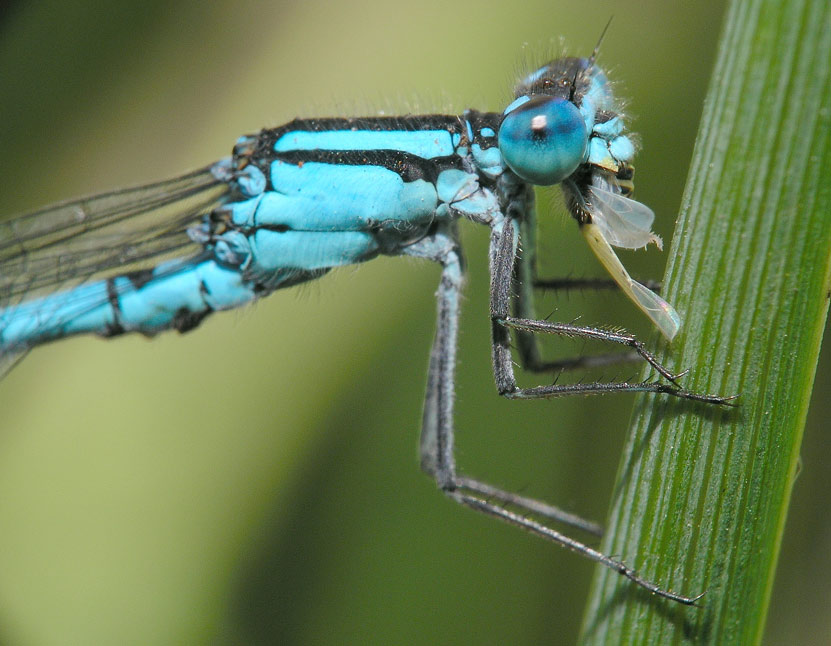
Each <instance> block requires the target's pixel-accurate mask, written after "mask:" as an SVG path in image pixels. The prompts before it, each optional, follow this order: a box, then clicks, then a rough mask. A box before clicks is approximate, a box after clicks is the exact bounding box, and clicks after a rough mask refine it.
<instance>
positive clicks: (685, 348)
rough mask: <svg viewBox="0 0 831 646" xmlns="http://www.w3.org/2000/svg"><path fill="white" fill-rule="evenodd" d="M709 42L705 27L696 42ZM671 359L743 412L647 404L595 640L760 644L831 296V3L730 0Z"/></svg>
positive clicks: (635, 426)
mask: <svg viewBox="0 0 831 646" xmlns="http://www.w3.org/2000/svg"><path fill="white" fill-rule="evenodd" d="M691 37H693V35H691ZM665 284H666V285H667V294H666V297H667V299H668V300H669V301H670V302H671V303H673V304H674V305H675V306H676V307H677V309H678V310H679V311H680V312H681V314H682V316H683V318H684V326H683V327H682V331H681V334H680V335H679V337H678V338H677V340H676V341H675V342H674V343H673V344H672V346H671V347H668V348H666V349H665V351H664V354H663V360H664V362H665V363H666V364H668V365H672V366H676V367H677V368H678V369H682V368H690V369H691V371H690V374H689V375H687V376H685V377H684V378H683V383H684V385H685V387H687V388H690V389H692V390H696V391H700V392H711V393H720V394H725V395H731V394H739V395H740V397H739V399H738V400H737V403H738V406H737V407H736V408H716V407H707V406H699V405H693V404H690V403H688V402H684V401H678V400H671V399H668V398H666V397H664V398H660V397H654V396H643V397H640V398H639V399H638V400H637V403H636V408H635V413H634V416H633V420H632V424H631V428H630V435H629V438H628V440H627V443H626V446H625V448H624V452H623V458H622V462H621V466H620V469H619V473H618V480H617V485H616V489H615V492H614V497H613V503H612V510H611V515H610V518H609V522H608V532H607V535H606V537H605V539H604V542H603V551H604V552H606V553H607V554H613V555H615V556H618V557H620V558H621V559H623V560H624V561H625V562H627V563H628V564H630V565H632V566H634V567H637V568H638V570H639V572H640V574H642V575H643V576H645V577H647V578H648V579H650V580H652V581H655V582H657V583H658V584H660V585H661V586H663V587H665V588H667V589H670V590H673V591H676V592H680V593H683V594H686V595H695V594H697V593H700V592H706V594H705V596H704V598H703V599H702V600H701V601H700V607H685V606H681V605H680V604H673V603H671V602H666V601H662V600H660V599H657V598H655V597H652V596H651V595H649V594H648V593H646V592H645V591H643V590H641V589H638V588H637V587H635V586H633V585H631V583H629V582H627V581H626V580H625V579H623V578H622V577H620V576H618V575H617V574H615V573H613V572H611V571H609V570H608V569H605V568H599V569H598V570H597V572H596V575H595V579H594V582H593V588H592V593H591V595H590V599H589V602H588V606H587V609H586V614H585V617H584V622H583V632H582V637H581V639H582V643H584V644H634V643H638V644H662V645H664V644H674V643H696V644H719V645H722V644H757V643H759V642H760V641H761V638H762V633H763V629H764V624H765V617H766V614H767V608H768V604H769V601H770V595H771V590H772V586H773V581H774V573H775V570H776V560H777V555H778V552H779V547H780V543H781V539H782V532H783V529H784V526H785V519H786V515H787V508H788V502H789V499H790V494H791V488H792V484H793V481H794V477H795V473H796V467H797V461H798V457H799V447H800V443H801V439H802V431H803V427H804V423H805V417H806V414H807V408H808V401H809V397H810V393H811V388H812V385H813V379H814V373H815V369H816V363H817V357H818V354H819V347H820V342H821V337H822V331H823V327H824V322H825V318H826V315H827V311H828V301H829V292H830V291H831V3H829V2H828V0H791V1H789V2H780V1H778V0H732V1H731V2H730V3H729V7H728V10H727V15H726V20H725V26H724V29H723V33H722V35H721V40H720V48H719V53H718V57H717V62H716V67H715V71H714V74H713V78H712V80H711V82H710V88H709V91H708V94H707V99H706V102H705V107H704V114H703V117H702V123H701V128H700V131H699V135H698V139H697V143H696V147H695V152H694V155H693V161H692V168H691V172H690V177H689V181H688V183H687V188H686V191H685V195H684V199H683V206H682V210H681V216H680V218H679V221H678V225H677V227H676V230H675V236H674V239H673V243H672V248H671V250H670V261H669V265H668V268H667V281H666V283H665Z"/></svg>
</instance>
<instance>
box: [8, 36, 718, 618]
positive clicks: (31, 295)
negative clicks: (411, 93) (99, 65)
mask: <svg viewBox="0 0 831 646" xmlns="http://www.w3.org/2000/svg"><path fill="white" fill-rule="evenodd" d="M595 54H596V52H595ZM595 54H593V55H592V56H591V57H590V58H561V59H558V60H555V61H553V62H551V63H549V64H547V65H545V66H543V67H541V68H539V69H538V70H536V71H535V72H533V73H532V74H530V75H528V76H527V77H525V78H524V79H522V80H521V82H520V83H519V84H518V86H517V88H516V94H515V100H514V101H513V102H512V103H510V105H509V106H508V107H507V108H506V109H505V110H504V111H503V112H502V113H493V112H478V111H476V110H468V111H466V112H465V113H464V114H462V115H460V116H447V115H438V114H434V115H425V116H403V117H370V118H328V119H309V120H304V119H298V120H295V121H292V122H290V123H288V124H286V125H284V126H281V127H278V128H274V129H266V130H262V131H261V132H260V133H259V134H256V135H249V136H244V137H241V138H240V139H239V140H238V141H237V143H236V146H235V147H234V149H233V154H232V156H231V157H229V158H226V159H223V160H221V161H219V162H217V163H215V164H212V165H210V166H207V167H205V168H203V169H200V170H197V171H194V172H192V173H189V174H187V175H183V176H181V177H178V178H175V179H171V180H167V181H162V182H158V183H155V184H149V185H146V186H141V187H137V188H132V189H126V190H120V191H114V192H111V193H105V194H102V195H97V196H93V197H89V198H86V199H80V200H74V201H70V202H65V203H62V204H59V205H56V206H52V207H48V208H45V209H43V210H41V211H38V212H36V213H32V214H30V215H26V216H23V217H20V218H18V219H14V220H11V221H8V222H5V223H2V224H0V374H3V373H5V372H7V371H8V370H9V369H11V367H13V365H14V364H15V363H16V362H17V361H18V360H19V359H20V358H22V356H23V355H24V354H25V353H26V352H27V351H28V350H30V349H31V348H33V347H34V346H36V345H39V344H42V343H45V342H47V341H54V340H57V339H61V338H64V337H68V336H72V335H76V334H83V333H94V334H98V335H100V336H104V337H113V336H117V335H120V334H123V333H126V332H139V333H142V334H144V335H148V336H152V335H154V334H156V333H158V332H160V331H162V330H167V329H171V328H172V329H176V330H178V331H180V332H185V331H188V330H191V329H193V328H195V327H197V326H198V325H199V323H200V322H201V321H202V320H203V319H204V318H205V317H206V316H208V315H209V314H211V313H213V312H215V311H218V310H227V309H232V308H236V307H240V306H242V305H245V304H247V303H251V302H253V301H255V300H257V299H258V298H261V297H263V296H266V295H268V294H270V293H271V292H273V291H275V290H277V289H280V288H284V287H289V286H291V285H296V284H299V283H303V282H306V281H310V280H313V279H316V278H319V277H320V276H322V275H323V274H325V273H327V272H328V271H329V270H331V269H333V268H335V267H339V266H343V265H348V264H353V263H359V262H363V261H366V260H369V259H371V258H374V257H376V256H379V255H391V256H410V257H415V258H424V259H428V260H432V261H434V262H437V263H439V264H440V266H441V268H442V273H441V280H440V284H439V288H438V293H437V298H438V321H437V330H436V336H435V340H434V343H433V347H432V350H431V353H430V361H429V370H428V380H427V394H426V398H425V405H424V416H423V427H422V434H421V464H422V467H423V469H424V470H425V471H426V472H428V473H429V474H430V475H432V476H433V477H434V478H435V480H436V481H437V483H438V485H439V487H440V488H441V489H442V491H444V492H445V493H446V494H447V495H448V496H449V497H451V498H452V499H454V500H456V501H457V502H459V503H461V504H463V505H466V506H468V507H471V508H473V509H476V510H479V511H481V512H484V513H487V514H490V515H492V516H496V517H498V518H501V519H502V520H504V521H507V522H509V523H512V524H514V525H517V526H519V527H522V528H524V529H526V530H529V531H531V532H533V533H536V534H538V535H540V536H543V537H545V538H548V539H550V540H553V541H554V542H556V543H559V544H560V545H563V546H565V547H568V548H570V549H572V550H574V551H576V552H579V553H581V554H583V555H584V556H587V557H589V558H591V559H594V560H595V561H598V562H600V563H603V564H604V565H606V566H608V567H610V568H612V569H614V570H616V571H618V572H619V573H621V574H622V575H624V576H625V577H627V578H629V579H631V580H632V581H633V582H635V583H636V584H638V585H640V586H642V587H644V588H646V589H647V590H650V591H652V592H653V593H655V594H657V595H660V596H662V597H665V598H667V599H671V600H674V601H678V602H680V603H684V604H694V603H695V601H696V599H697V597H688V596H683V595H681V594H677V593H675V592H671V591H668V590H664V589H662V588H661V587H660V586H658V585H656V584H654V583H652V582H650V581H647V580H645V579H643V578H641V577H640V576H639V575H638V574H637V573H636V572H635V571H634V570H633V569H632V568H630V567H629V566H627V565H625V564H624V563H622V562H620V561H617V560H615V559H612V558H610V557H608V556H606V555H604V554H602V553H600V552H599V551H597V550H595V549H593V548H591V547H589V546H587V545H585V544H583V543H580V542H578V541H576V540H574V539H571V538H569V537H568V536H566V535H564V534H562V533H560V532H558V531H555V530H553V529H551V528H550V527H549V526H547V525H546V524H544V523H543V522H541V520H537V519H542V520H547V521H556V522H562V523H565V524H566V525H570V526H573V527H577V528H580V529H583V530H588V531H595V533H596V532H597V527H596V526H595V525H594V524H592V523H589V522H587V521H583V520H581V519H579V518H576V517H575V516H573V515H571V514H568V513H566V512H563V511H560V510H559V509H557V508H555V507H552V506H549V505H547V504H544V503H541V502H538V501H535V500H531V499H529V498H526V497H523V496H518V495H515V494H513V493H509V492H506V491H503V490H501V489H498V488H496V487H493V486H491V485H489V484H486V483H484V482H481V481H479V480H475V479H472V478H468V477H465V476H463V475H461V474H460V473H458V472H457V470H456V466H455V458H454V428H453V406H454V377H455V358H456V346H457V335H458V321H459V311H460V294H461V290H462V283H463V261H462V255H461V249H460V243H459V237H458V232H457V226H458V221H459V220H460V219H467V220H471V221H473V222H476V223H479V224H483V225H486V226H488V227H489V228H490V251H489V267H490V276H491V293H490V316H491V320H492V335H493V338H492V360H493V371H494V375H495V380H496V385H497V389H498V391H499V393H500V394H501V395H503V396H505V397H508V398H513V399H529V398H547V397H555V396H560V395H567V394H592V393H608V392H635V391H640V392H655V393H664V394H667V395H671V396H675V397H681V398H685V399H690V400H696V401H702V402H708V403H714V404H721V403H725V401H726V398H722V397H719V396H714V395H705V394H698V393H694V392H690V391H687V390H684V389H683V388H681V387H680V386H678V385H677V383H676V382H677V380H678V378H679V375H674V374H672V373H671V372H670V371H669V370H667V369H666V368H665V367H664V366H662V365H661V364H660V363H659V362H658V361H657V360H656V358H655V357H654V356H653V355H652V354H651V353H650V352H649V351H647V350H646V348H645V347H644V346H643V344H642V343H641V342H639V341H638V340H636V339H635V338H634V337H633V336H630V335H628V334H624V333H621V332H612V331H608V330H605V329H600V328H594V327H583V326H578V325H575V324H561V323H554V322H549V321H545V320H537V319H536V318H535V317H534V314H533V299H532V295H531V287H532V286H533V285H534V283H535V280H536V277H535V268H534V260H533V253H532V252H531V251H530V250H526V252H525V253H520V252H519V250H520V240H522V239H525V240H528V241H530V240H533V236H534V227H535V216H534V186H535V185H541V186H548V185H554V184H560V185H561V186H562V189H563V193H564V195H565V201H566V205H567V208H568V210H569V212H570V213H571V214H572V216H573V217H574V218H575V220H576V221H577V223H578V226H579V228H580V230H581V232H582V233H583V235H584V237H585V238H586V240H587V242H588V243H589V246H590V247H591V249H592V250H593V251H594V253H595V254H596V255H597V257H598V258H599V259H600V261H601V263H602V264H603V265H604V266H605V267H606V269H607V270H608V271H609V272H610V274H611V276H612V278H613V279H614V281H615V282H616V283H617V284H618V285H619V286H620V288H621V289H622V290H623V291H624V292H625V293H626V294H627V296H628V297H629V298H630V299H631V300H632V301H633V302H634V303H635V304H636V305H637V306H638V307H639V308H640V309H641V310H643V311H644V312H645V313H646V315H647V316H648V317H649V318H650V319H651V320H652V321H653V322H654V323H655V325H656V326H657V327H658V328H659V329H660V330H661V332H662V333H663V335H664V336H665V337H667V338H668V339H671V338H672V337H673V336H674V335H675V334H676V333H677V331H678V329H679V326H680V324H681V321H680V318H679V316H678V314H677V313H676V312H675V310H674V309H673V308H672V306H670V305H669V304H668V303H666V302H665V301H664V300H663V299H662V298H661V297H660V296H658V295H656V294H655V293H653V292H652V291H650V290H649V289H647V288H646V287H644V286H643V285H641V284H640V283H638V282H636V281H634V280H633V279H632V278H630V276H629V274H628V273H627V272H626V270H625V269H624V267H623V265H622V264H621V263H620V262H619V260H618V258H617V256H616V255H615V252H614V251H613V249H612V247H613V246H616V247H622V248H627V249H636V248H641V247H645V246H646V245H647V244H648V243H650V242H653V243H656V244H658V245H660V240H659V239H658V238H657V236H655V235H654V234H653V233H651V232H650V226H651V223H652V220H653V218H654V215H653V213H652V212H651V211H650V210H649V209H648V208H647V207H646V206H644V205H642V204H640V203H638V202H635V201H634V200H632V199H631V198H630V197H629V195H630V193H631V190H632V176H633V169H632V166H631V161H632V158H633V156H634V153H635V148H634V145H633V143H632V141H631V139H630V138H629V137H628V136H627V134H626V132H625V130H624V123H623V119H622V117H621V115H620V114H619V113H618V112H617V108H616V103H615V100H614V97H613V95H612V92H611V89H610V86H609V83H608V81H607V79H606V76H605V74H604V73H603V71H602V70H601V69H600V68H599V67H598V66H597V65H596V63H595ZM515 287H516V289H514V288H515ZM512 331H513V333H514V334H516V336H517V340H518V345H519V349H520V354H521V356H522V359H523V360H524V361H525V362H526V364H530V367H531V368H535V367H536V368H540V367H542V366H541V365H535V358H536V357H537V356H538V355H537V347H536V339H535V337H534V334H536V333H544V334H556V335H566V336H571V337H580V338H585V339H594V340H598V341H601V342H605V343H610V344H618V345H622V346H624V347H627V348H629V349H630V350H631V351H634V352H635V353H636V354H637V355H639V356H640V357H641V358H642V359H643V360H644V361H646V362H647V363H648V364H649V365H650V366H652V367H653V368H654V369H655V370H656V371H657V372H658V373H659V374H660V376H661V377H662V378H663V379H664V381H663V382H655V381H644V382H637V383H628V382H595V383H578V384H569V385H565V384H556V383H555V384H550V385H542V386H537V387H533V388H520V387H518V386H517V383H516V381H515V378H514V369H513V364H512V359H511V347H510V344H511V333H512ZM536 363H538V362H536Z"/></svg>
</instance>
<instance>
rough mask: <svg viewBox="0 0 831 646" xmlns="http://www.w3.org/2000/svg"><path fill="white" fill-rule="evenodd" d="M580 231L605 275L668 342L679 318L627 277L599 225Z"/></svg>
mask: <svg viewBox="0 0 831 646" xmlns="http://www.w3.org/2000/svg"><path fill="white" fill-rule="evenodd" d="M580 230H581V231H582V233H583V236H584V237H585V238H586V241H587V242H588V243H589V247H591V249H592V251H593V252H594V254H595V255H596V256H597V259H598V260H600V263H601V264H602V265H603V266H604V267H605V268H606V271H608V272H609V275H610V276H611V277H612V278H613V279H614V281H615V282H616V283H617V284H618V285H619V286H620V288H621V289H622V290H623V293H624V294H626V295H627V296H628V297H629V298H630V299H631V300H632V302H633V303H634V304H635V305H637V306H638V307H639V308H640V310H641V311H642V312H643V313H644V314H646V315H647V316H648V317H649V318H650V320H651V321H652V322H653V323H654V324H655V326H656V327H657V328H658V329H659V330H660V331H661V333H662V334H663V335H664V336H665V337H666V338H667V339H668V340H669V341H672V339H673V337H674V336H675V335H676V334H678V330H679V329H680V327H681V317H680V316H679V315H678V312H676V311H675V308H674V307H673V306H672V305H670V304H669V303H667V302H666V301H665V300H664V299H663V298H661V297H660V296H658V295H657V294H656V293H655V292H653V291H651V290H649V289H647V288H646V287H644V286H643V285H641V284H640V283H639V282H637V281H636V280H634V279H633V278H632V277H631V276H630V275H629V272H627V271H626V268H625V267H624V266H623V264H622V263H621V262H620V260H619V259H618V257H617V255H616V254H615V251H614V249H612V247H611V246H610V243H609V241H608V240H607V239H606V234H605V231H604V230H603V229H602V228H601V227H600V226H598V225H597V224H594V223H588V224H584V225H582V226H581V227H580Z"/></svg>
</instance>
